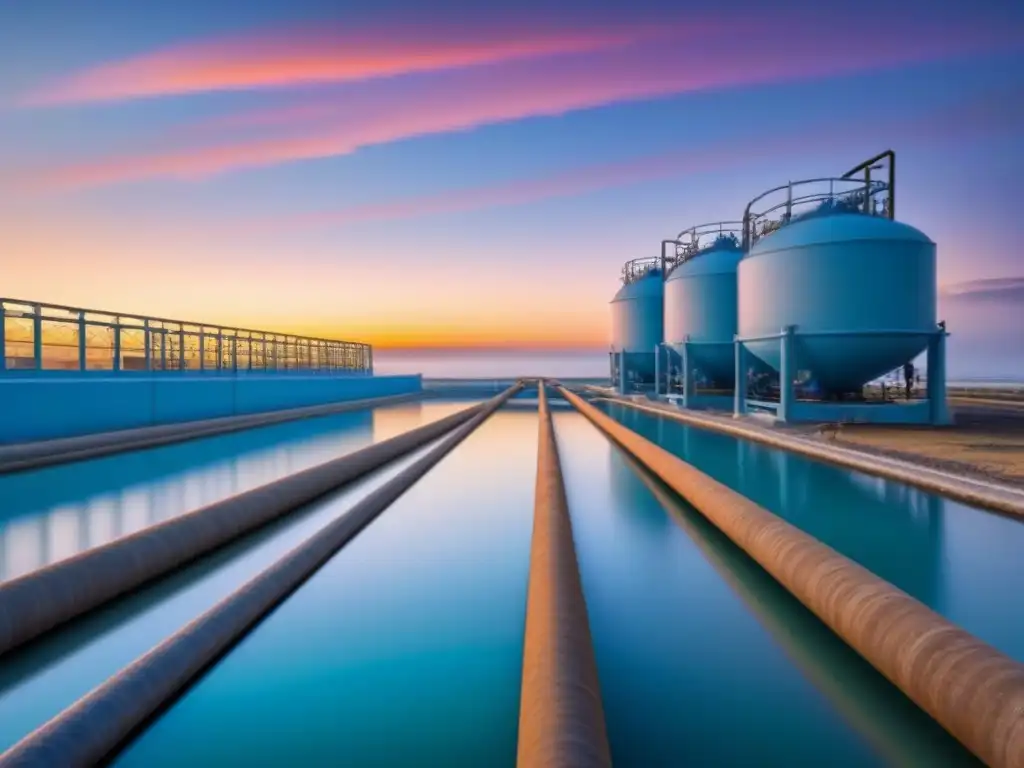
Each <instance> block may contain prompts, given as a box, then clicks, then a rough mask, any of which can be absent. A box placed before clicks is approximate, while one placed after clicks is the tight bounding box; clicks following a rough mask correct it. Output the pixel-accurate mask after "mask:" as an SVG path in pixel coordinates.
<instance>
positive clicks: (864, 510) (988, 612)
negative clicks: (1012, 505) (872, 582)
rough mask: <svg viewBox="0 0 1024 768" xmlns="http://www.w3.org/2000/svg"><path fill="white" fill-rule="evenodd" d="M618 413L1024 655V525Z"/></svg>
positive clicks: (624, 410) (659, 420) (616, 408)
mask: <svg viewBox="0 0 1024 768" xmlns="http://www.w3.org/2000/svg"><path fill="white" fill-rule="evenodd" d="M602 409H603V410H605V411H606V412H607V413H609V414H610V415H611V416H613V417H614V418H615V419H616V420H618V421H620V422H621V423H623V424H625V425H626V426H628V427H630V428H631V429H633V430H635V431H636V432H638V433H639V434H641V435H643V436H644V437H646V438H648V439H649V440H652V441H654V442H657V443H658V444H659V445H661V446H662V447H663V448H665V449H666V450H668V451H670V452H672V453H674V454H676V455H677V456H679V457H680V458H682V459H685V460H686V461H687V462H689V463H690V464H692V465H693V466H695V467H696V468H697V469H700V470H701V471H703V472H706V473H707V474H708V475H710V476H711V477H713V478H715V479H716V480H718V481H719V482H721V483H724V484H725V485H727V486H729V487H730V488H733V489H734V490H736V491H739V492H740V493H742V494H743V495H744V496H747V497H748V498H750V499H752V500H754V501H755V502H757V503H758V504H760V505H762V506H763V507H765V508H766V509H768V510H770V511H771V512H774V513H775V514H777V515H779V516H780V517H782V518H783V519H785V520H787V521H789V522H790V523H792V524H793V525H795V526H797V527H798V528H800V529H802V530H804V531H806V532H807V533H809V534H811V535H812V536H814V537H815V538H817V539H819V540H820V541H822V542H824V543H825V544H828V545H829V546H830V547H833V548H834V549H836V550H837V551H839V552H841V553H843V554H844V555H846V556H847V557H849V558H851V559H852V560H855V561H857V562H858V563H860V564H861V565H863V566H864V567H866V568H868V569H869V570H871V571H872V572H874V573H875V574H877V575H878V576H880V577H881V578H883V579H885V580H886V581H889V582H890V583H892V584H894V585H896V586H897V587H899V588H900V589H902V590H904V591H905V592H907V593H909V594H911V595H913V596H914V597H916V598H917V599H918V600H920V601H921V602H922V603H924V604H925V605H928V606H929V607H931V608H932V609H934V610H935V611H937V612H938V613H941V614H942V615H944V616H946V617H947V618H949V619H950V620H951V621H953V622H954V623H956V624H959V625H960V626H962V627H963V628H964V629H966V630H967V631H969V632H972V633H973V634H975V635H976V636H978V637H979V638H981V639H982V640H985V641H986V642H988V643H991V644H992V645H994V646H995V647H997V648H999V649H1000V650H1002V651H1003V652H1005V653H1007V654H1009V655H1010V656H1013V657H1014V658H1016V659H1018V660H1021V661H1024V607H1022V605H1021V601H1020V598H1019V593H1020V585H1021V584H1024V557H1021V553H1022V552H1024V524H1022V523H1021V522H1020V521H1018V520H1015V519H1013V518H1010V517H1004V516H1001V515H998V514H994V513H990V512H987V511H985V510H981V509H977V508H974V507H969V506H967V505H965V504H961V503H960V502H957V501H953V500H952V499H948V498H944V497H942V496H938V495H936V494H932V493H927V492H925V491H922V490H919V489H917V488H913V487H911V486H908V485H903V484H902V483H898V482H895V481H892V480H886V479H884V478H879V477H873V476H871V475H866V474H863V473H860V472H856V471H853V470H849V469H845V468H843V467H839V466H835V465H832V464H827V463H824V462H817V461H813V460H811V459H807V458H804V457H802V456H799V455H797V454H795V453H789V452H787V451H783V450H779V449H776V448H771V447H768V446H766V445H762V444H758V443H754V442H751V441H747V440H740V439H738V438H735V437H731V436H729V435H723V434H720V433H716V432H712V431H710V430H702V429H698V428H696V427H690V426H687V425H685V424H682V423H680V422H678V421H674V420H672V419H670V418H665V417H661V416H656V415H653V414H648V413H644V412H641V411H638V410H636V409H635V408H630V407H628V406H622V405H613V404H607V403H605V404H602Z"/></svg>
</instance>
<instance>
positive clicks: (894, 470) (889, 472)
mask: <svg viewBox="0 0 1024 768" xmlns="http://www.w3.org/2000/svg"><path fill="white" fill-rule="evenodd" d="M600 399H603V400H607V401H609V402H613V403H617V404H619V405H626V406H629V407H631V408H635V409H636V410H639V411H645V412H648V413H653V414H657V415H659V416H667V417H669V418H671V419H674V420H676V421H680V422H683V423H685V424H688V425H691V426H695V427H698V428H700V429H707V430H711V431H715V432H721V433H723V434H728V435H732V436H734V437H740V438H744V439H747V440H752V441H755V442H759V443H764V444H765V445H770V446H772V447H773V448H780V449H782V450H786V451H790V452H792V453H799V454H802V455H804V456H807V457H809V458H812V459H817V460H820V461H825V462H828V463H830V464H836V465H839V466H843V467H848V468H850V469H856V470H858V471H861V472H864V473H866V474H871V475H876V476H879V477H885V478H889V479H892V480H898V481H899V482H902V483H906V484H907V485H913V486H915V487H917V488H921V489H922V490H926V491H932V492H935V493H938V494H940V495H942V496H947V497H949V498H951V499H955V500H956V501H962V502H964V503H966V504H970V505H971V506H976V507H982V508H984V509H988V510H992V511H995V512H1002V513H1004V514H1007V515H1011V516H1013V517H1017V518H1022V519H1024V490H1020V489H1018V488H1014V487H1013V486H1010V485H1003V484H1001V483H995V482H987V481H982V480H975V479H973V478H967V477H957V476H956V475H954V474H952V473H949V472H944V471H942V470H937V469H934V468H932V467H928V466H926V465H924V464H916V463H914V462H910V461H905V460H902V459H893V458H889V457H886V456H877V455H874V454H870V453H867V452H864V451H858V450H856V449H854V448H846V447H840V446H831V445H822V444H821V443H817V442H815V441H812V440H808V439H807V438H802V437H798V436H796V435H789V434H779V433H777V432H772V431H770V430H769V429H767V428H764V427H760V426H757V425H754V424H745V423H739V424H737V423H735V422H731V423H727V422H725V420H724V417H722V418H718V417H714V416H708V415H705V414H700V413H694V412H691V411H681V410H679V409H676V408H672V407H671V406H664V405H659V404H654V403H650V404H648V403H637V402H634V401H632V400H629V399H626V398H621V397H610V396H607V395H602V396H601V397H600Z"/></svg>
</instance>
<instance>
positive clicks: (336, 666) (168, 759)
mask: <svg viewBox="0 0 1024 768" xmlns="http://www.w3.org/2000/svg"><path fill="white" fill-rule="evenodd" d="M537 428H538V425H537V414H536V406H532V407H525V408H523V407H506V408H504V409H502V410H501V411H500V412H498V413H497V414H495V415H494V416H492V417H491V418H490V419H488V420H487V421H486V422H485V423H484V424H483V425H482V426H481V427H480V428H479V429H478V430H477V431H476V432H475V433H473V434H472V435H471V436H470V437H469V438H467V439H466V441H465V442H464V443H463V444H461V445H460V446H459V447H457V448H456V449H455V451H454V452H452V453H451V454H449V455H448V456H447V457H446V458H445V459H444V460H443V461H442V462H441V463H440V464H438V465H437V466H436V467H435V468H434V469H433V470H431V472H430V473H429V474H428V475H427V476H426V477H424V478H423V479H421V480H420V481H419V482H418V483H416V485H415V486H413V488H412V489H410V490H409V491H408V492H407V493H406V494H405V495H404V496H402V497H401V498H400V499H399V500H398V501H397V502H395V504H394V505H393V506H392V507H391V508H389V509H388V510H387V511H386V512H384V514H383V515H382V516H381V517H380V518H378V519H377V520H376V521H375V522H374V523H373V524H372V525H370V526H369V527H368V528H366V529H365V530H364V531H363V532H362V533H360V534H359V536H358V537H356V539H354V540H353V541H352V542H351V543H349V544H348V545H347V546H346V547H345V548H344V549H343V550H342V551H341V552H340V553H339V554H338V555H337V556H335V557H334V558H333V559H332V560H331V561H330V562H329V563H328V564H327V565H325V566H324V567H323V568H322V569H321V570H320V571H318V572H317V573H316V574H315V575H314V576H313V577H312V578H311V579H310V580H309V581H308V582H307V583H306V584H305V585H303V586H302V587H301V588H300V589H299V591H298V592H296V593H295V594H294V595H292V596H291V597H290V598H289V599H288V600H287V601H286V602H285V603H284V604H283V605H281V606H280V607H279V608H278V609H277V610H276V611H275V612H274V613H273V614H272V615H271V616H270V617H269V618H267V619H266V620H265V621H264V622H263V623H262V624H260V625H259V626H258V627H257V628H256V629H255V630H254V631H253V632H252V633H251V634H250V635H249V636H248V637H246V638H245V639H244V640H243V641H242V642H241V643H240V644H239V645H238V646H237V647H236V648H235V649H234V650H233V651H232V652H231V653H230V654H228V655H227V656H226V657H225V658H224V659H223V660H222V661H221V662H220V663H219V664H217V665H216V666H215V667H214V668H213V669H212V670H211V671H210V672H209V673H208V674H207V675H206V676H205V677H204V678H203V679H202V680H201V681H199V683H198V684H197V685H195V686H194V687H193V688H192V689H191V690H189V691H188V692H187V693H186V694H185V695H184V696H183V697H182V698H181V699H180V700H179V701H178V702H177V703H176V704H175V705H174V706H173V707H171V708H170V709H169V710H168V711H167V712H166V714H164V715H163V716H162V717H161V718H160V719H159V720H157V721H156V723H155V724H154V725H152V726H151V727H150V728H149V729H148V730H147V731H145V732H144V733H143V734H142V735H141V736H140V737H139V738H138V739H137V740H136V741H135V742H134V743H133V744H131V745H130V746H129V747H128V748H127V749H126V750H125V752H124V753H123V754H122V755H121V756H120V758H119V760H118V761H117V764H118V765H121V766H146V768H150V767H151V766H164V765H166V766H171V765H175V766H177V765H339V764H345V765H361V766H363V765H365V766H371V765H372V766H395V767H396V768H397V767H398V766H402V767H403V768H404V766H410V765H423V766H495V767H497V766H503V765H504V766H513V765H514V764H515V747H516V732H517V722H518V711H519V686H520V676H521V670H522V642H523V631H524V626H525V605H526V585H527V575H528V569H529V547H530V532H531V530H532V520H531V518H532V511H533V490H534V479H535V475H536V464H537V454H536V445H537Z"/></svg>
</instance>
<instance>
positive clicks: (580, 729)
mask: <svg viewBox="0 0 1024 768" xmlns="http://www.w3.org/2000/svg"><path fill="white" fill-rule="evenodd" d="M537 398H538V401H539V405H538V408H539V416H540V435H539V439H538V447H537V486H536V497H535V502H534V513H533V538H532V542H531V544H530V580H529V588H528V593H527V599H526V636H525V641H524V643H523V680H522V695H521V697H520V705H519V747H518V755H517V760H516V764H517V765H518V766H519V768H611V764H612V761H611V752H610V749H609V747H608V735H607V731H606V728H605V720H604V709H603V708H602V705H601V691H600V686H599V685H598V678H597V662H596V661H595V659H594V648H593V645H592V643H591V638H590V624H589V622H588V620H587V605H586V601H585V600H584V597H583V586H582V584H581V582H580V573H579V566H578V564H577V561H576V549H575V547H574V545H573V538H572V522H571V520H570V518H569V505H568V502H567V500H566V496H565V485H564V482H563V480H562V468H561V465H560V463H559V460H558V444H557V443H556V442H555V432H554V427H553V426H552V423H551V413H550V411H549V410H548V402H547V397H546V396H545V393H544V382H543V381H540V382H538V383H537Z"/></svg>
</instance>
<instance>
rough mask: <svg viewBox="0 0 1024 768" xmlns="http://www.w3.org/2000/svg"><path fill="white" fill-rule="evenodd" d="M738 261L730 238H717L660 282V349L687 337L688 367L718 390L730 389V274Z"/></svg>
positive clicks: (732, 283)
mask: <svg viewBox="0 0 1024 768" xmlns="http://www.w3.org/2000/svg"><path fill="white" fill-rule="evenodd" d="M742 257H743V250H742V248H741V247H740V244H739V242H738V240H737V239H736V238H734V237H729V236H719V237H717V238H716V239H715V240H714V241H713V242H712V243H711V245H709V246H708V247H706V248H703V249H701V250H698V251H697V252H696V253H694V254H693V255H692V256H689V257H688V258H686V259H685V260H684V261H683V262H682V263H680V264H678V265H677V266H676V267H675V268H673V269H672V270H671V271H669V273H668V277H667V278H666V281H665V343H666V344H669V345H681V344H682V343H683V342H684V341H686V340H687V337H689V341H691V342H694V343H693V344H692V345H691V346H690V347H689V353H688V354H689V359H690V361H691V363H690V364H691V365H692V366H693V367H694V368H696V369H698V370H699V371H700V372H701V373H703V374H704V375H705V376H707V377H708V378H709V379H710V380H712V381H713V382H714V383H715V385H716V386H721V387H732V385H733V381H734V379H735V370H736V366H735V353H734V351H733V339H734V337H735V335H736V302H737V299H736V295H737V289H736V270H737V267H738V266H739V263H740V259H741V258H742ZM676 349H677V350H678V349H681V348H680V347H676Z"/></svg>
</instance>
